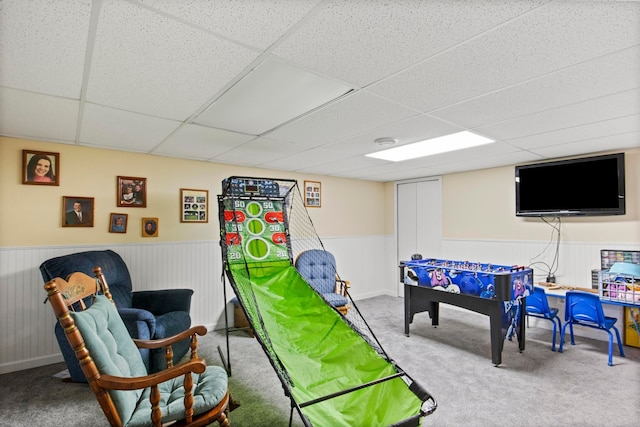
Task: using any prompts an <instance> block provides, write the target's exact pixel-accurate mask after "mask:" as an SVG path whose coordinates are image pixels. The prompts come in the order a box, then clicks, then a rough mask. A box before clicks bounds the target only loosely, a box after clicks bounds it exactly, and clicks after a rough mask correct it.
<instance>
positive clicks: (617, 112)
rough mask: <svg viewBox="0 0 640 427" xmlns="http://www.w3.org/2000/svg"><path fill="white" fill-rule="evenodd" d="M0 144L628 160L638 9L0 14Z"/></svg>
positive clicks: (282, 4) (502, 5)
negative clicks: (617, 156)
mask: <svg viewBox="0 0 640 427" xmlns="http://www.w3.org/2000/svg"><path fill="white" fill-rule="evenodd" d="M465 130H467V131H471V132H474V133H477V134H479V135H481V136H485V137H488V138H491V139H494V140H495V141H496V142H495V143H494V144H489V145H485V146H482V147H478V148H473V149H468V150H460V151H456V152H451V153H444V154H439V155H435V156H430V157H423V158H420V159H415V160H409V161H405V162H397V163H393V162H388V161H385V160H379V159H375V158H369V157H365V154H368V153H371V152H375V151H379V150H383V149H386V148H388V147H379V146H376V144H375V143H374V140H375V139H377V138H381V137H392V138H396V139H397V140H398V145H403V144H409V143H412V142H416V141H420V140H424V139H427V138H433V137H438V136H442V135H446V134H450V133H455V132H460V131H465ZM0 134H2V135H5V136H12V137H19V138H27V139H33V140H42V141H53V142H58V143H64V144H73V145H79V146H91V147H102V148H109V149H115V150H123V151H135V152H142V153H148V154H152V155H161V156H172V157H178V158H187V159H196V160H202V161H209V162H216V163H226V164H234V165H242V166H255V167H261V168H267V169H275V170H279V171H295V172H298V173H302V174H305V173H307V174H314V175H316V174H319V175H330V176H338V177H347V178H357V179H365V180H373V181H381V182H387V181H395V180H403V179H411V178H417V177H423V176H433V175H441V174H447V173H454V172H461V171H468V170H475V169H483V168H490V167H497V166H504V165H513V164H519V163H525V162H534V161H543V160H546V159H551V158H558V157H567V156H577V155H583V154H591V153H598V152H602V151H609V150H618V149H620V150H623V149H630V148H637V147H640V2H638V1H542V0H541V1H536V0H529V1H509V0H506V1H489V0H486V1H485V0H467V1H464V0H461V1H447V0H440V1H436V0H433V1H418V0H405V1H393V0H380V1H375V0H350V1H346V0H345V1H337V0H336V1H319V0H262V1H258V0H254V1H251V0H245V1H241V0H216V1H205V0H182V1H178V0H175V1H170V0H139V1H134V0H94V1H90V0H76V1H70V0H31V1H24V0H2V1H0Z"/></svg>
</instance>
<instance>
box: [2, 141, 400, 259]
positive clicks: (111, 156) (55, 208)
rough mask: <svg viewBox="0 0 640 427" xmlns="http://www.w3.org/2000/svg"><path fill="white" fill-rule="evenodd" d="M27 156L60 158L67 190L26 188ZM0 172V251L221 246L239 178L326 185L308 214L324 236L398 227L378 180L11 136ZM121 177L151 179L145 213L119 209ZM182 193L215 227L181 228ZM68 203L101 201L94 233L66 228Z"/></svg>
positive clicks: (63, 186)
mask: <svg viewBox="0 0 640 427" xmlns="http://www.w3.org/2000/svg"><path fill="white" fill-rule="evenodd" d="M23 149H28V150H36V151H48V152H56V153H60V186H42V185H23V184H22V150H23ZM0 170H1V171H2V180H1V181H0V200H2V209H0V247H11V246H41V245H76V244H98V243H100V244H104V243H151V242H171V241H203V240H216V239H217V235H218V222H217V221H218V219H217V212H218V208H217V201H216V195H217V194H219V193H220V190H221V181H222V179H224V178H226V177H228V176H232V175H242V176H255V177H274V178H286V179H296V180H298V183H299V185H300V186H302V184H303V181H304V180H305V179H306V180H316V181H321V183H322V207H321V208H319V209H316V208H313V209H309V214H310V216H311V218H312V220H313V222H314V225H315V227H316V230H317V231H318V234H319V235H320V236H321V237H331V236H365V235H380V234H384V233H385V232H388V228H389V227H385V224H386V222H388V221H391V220H390V219H388V218H387V215H388V211H389V209H392V207H391V208H389V207H387V209H385V208H384V206H385V204H388V203H389V201H388V200H387V196H388V195H387V194H386V192H385V186H384V184H381V183H377V182H371V181H361V180H354V179H342V178H332V177H324V176H322V177H321V176H316V175H301V174H294V173H287V172H281V171H270V170H264V169H257V168H243V167H235V166H227V165H221V164H217V163H210V162H202V161H193V160H182V159H175V158H170V157H161V156H152V155H146V154H138V153H126V152H120V151H114V150H106V149H98V148H89V147H79V146H75V145H70V144H57V143H46V142H36V141H29V140H22V139H15V138H6V137H0ZM117 176H134V177H143V178H147V188H148V191H147V207H146V208H122V207H117V206H116V177H117ZM180 188H195V189H203V190H208V191H209V197H210V205H209V223H207V224H185V223H180V211H179V206H180V204H179V197H180V193H179V191H180ZM63 196H77V197H93V198H94V199H95V200H94V202H95V213H94V227H93V228H77V227H62V197H63ZM391 206H393V205H392V204H391ZM354 207H356V208H354ZM111 212H115V213H126V214H128V215H129V226H128V230H127V233H126V234H124V235H123V234H115V233H109V232H108V226H109V224H108V223H109V214H110V213H111ZM143 217H157V218H159V225H160V232H159V237H157V238H143V237H141V225H140V223H141V218H143Z"/></svg>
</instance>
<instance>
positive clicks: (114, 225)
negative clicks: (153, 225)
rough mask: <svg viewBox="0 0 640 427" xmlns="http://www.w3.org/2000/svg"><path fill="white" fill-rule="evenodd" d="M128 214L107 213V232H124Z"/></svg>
mask: <svg viewBox="0 0 640 427" xmlns="http://www.w3.org/2000/svg"><path fill="white" fill-rule="evenodd" d="M128 219H129V215H128V214H121V213H112V214H111V215H109V233H126V232H127V222H128Z"/></svg>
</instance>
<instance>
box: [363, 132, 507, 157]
mask: <svg viewBox="0 0 640 427" xmlns="http://www.w3.org/2000/svg"><path fill="white" fill-rule="evenodd" d="M493 142H495V141H494V140H492V139H489V138H485V137H484V136H480V135H476V134H475V133H471V132H468V131H463V132H458V133H452V134H451V135H445V136H440V137H438V138H433V139H427V140H425V141H420V142H414V143H413V144H406V145H401V146H400V147H395V148H390V149H388V150H383V151H378V152H376V153H371V154H366V156H367V157H373V158H376V159H382V160H389V161H390V162H401V161H403V160H411V159H417V158H419V157H426V156H432V155H434V154H441V153H446V152H449V151H456V150H463V149H465V148H471V147H478V146H480V145H485V144H491V143H493Z"/></svg>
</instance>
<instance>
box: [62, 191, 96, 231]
mask: <svg viewBox="0 0 640 427" xmlns="http://www.w3.org/2000/svg"><path fill="white" fill-rule="evenodd" d="M93 208H94V205H93V197H74V196H62V226H63V227H93Z"/></svg>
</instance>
